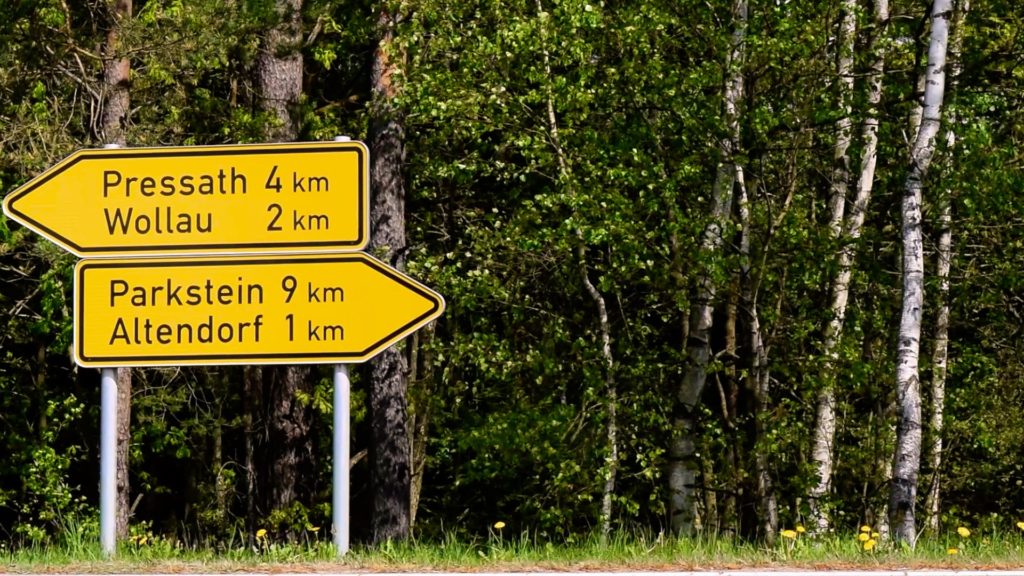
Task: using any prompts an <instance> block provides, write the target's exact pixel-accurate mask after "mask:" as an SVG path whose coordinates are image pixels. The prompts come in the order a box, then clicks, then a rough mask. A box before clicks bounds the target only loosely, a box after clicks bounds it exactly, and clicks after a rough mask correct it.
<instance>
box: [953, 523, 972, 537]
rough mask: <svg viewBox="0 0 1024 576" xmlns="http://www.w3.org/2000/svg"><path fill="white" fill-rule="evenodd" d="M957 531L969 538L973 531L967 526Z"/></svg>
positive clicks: (961, 535)
mask: <svg viewBox="0 0 1024 576" xmlns="http://www.w3.org/2000/svg"><path fill="white" fill-rule="evenodd" d="M956 533H957V534H959V535H960V537H961V538H967V537H968V536H970V535H971V531H970V530H968V529H967V528H964V527H963V526H961V527H959V528H957V529H956Z"/></svg>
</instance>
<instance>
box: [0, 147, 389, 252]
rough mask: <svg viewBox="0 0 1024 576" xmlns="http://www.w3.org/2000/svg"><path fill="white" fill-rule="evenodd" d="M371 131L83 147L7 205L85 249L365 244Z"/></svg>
mask: <svg viewBox="0 0 1024 576" xmlns="http://www.w3.org/2000/svg"><path fill="white" fill-rule="evenodd" d="M368 157H369V154H368V152H367V150H366V147H365V145H363V144H362V143H360V142H312V143H297V144H261V145H236V146H192V147H181V148H174V147H170V148H121V149H94V150H79V151H78V152H75V153H74V154H72V155H71V156H68V157H67V158H65V159H64V160H62V161H61V162H59V163H58V164H56V165H55V166H53V167H51V168H50V169H49V170H47V171H46V172H43V173H42V174H40V175H39V176H37V177H36V178H34V179H33V180H31V181H29V182H28V183H26V184H25V185H24V186H22V187H20V188H18V189H17V190H15V191H14V192H12V193H10V194H9V195H8V196H7V197H6V198H5V199H4V212H5V213H6V214H7V215H8V217H10V218H11V219H13V220H15V221H17V222H19V223H21V224H23V225H24V226H27V227H28V228H31V229H32V230H35V231H36V232H38V233H39V234H42V235H43V236H45V237H46V238H48V239H50V240H51V241H53V242H55V243H56V244H58V245H60V246H61V247H63V248H65V249H67V250H69V251H71V252H73V253H75V254H77V255H79V256H97V255H99V256H144V255H158V254H225V253H236V254H237V253H240V252H253V253H256V252H258V253H266V252H296V251H309V250H311V249H316V250H338V251H342V250H360V249H362V248H363V247H364V246H365V245H366V241H367V232H368V229H369V225H368V222H369V220H368V218H369V217H368V204H369V202H368V198H369V192H368V184H367V178H368V176H367V175H368V171H369V169H368V165H369V164H368V163H369V160H368Z"/></svg>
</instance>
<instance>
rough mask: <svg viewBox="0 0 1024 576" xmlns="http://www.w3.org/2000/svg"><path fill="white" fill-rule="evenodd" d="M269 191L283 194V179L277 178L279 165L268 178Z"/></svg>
mask: <svg viewBox="0 0 1024 576" xmlns="http://www.w3.org/2000/svg"><path fill="white" fill-rule="evenodd" d="M266 188H267V190H273V191H275V192H281V178H279V177H278V176H277V164H274V167H273V168H271V169H270V176H267V184H266Z"/></svg>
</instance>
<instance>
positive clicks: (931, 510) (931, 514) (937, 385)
mask: <svg viewBox="0 0 1024 576" xmlns="http://www.w3.org/2000/svg"><path fill="white" fill-rule="evenodd" d="M970 7H971V3H970V0H962V1H961V2H960V4H959V6H958V9H957V11H956V13H955V14H954V19H953V37H952V40H951V41H950V45H949V83H950V87H951V88H952V89H954V90H955V89H956V85H957V78H958V77H959V76H960V70H961V68H962V63H961V62H960V50H961V47H962V45H963V23H964V20H965V19H966V17H967V12H968V11H969V10H970ZM955 115H956V111H955V110H950V113H949V114H948V121H947V122H946V129H945V133H946V148H947V151H948V155H947V159H948V160H947V161H948V162H949V163H950V164H952V162H953V151H954V149H955V147H956V129H955V126H956V120H955V118H956V116H955ZM940 194H941V195H942V196H941V198H940V199H939V206H940V210H939V241H938V247H937V252H936V254H935V259H936V267H935V276H936V278H937V279H938V281H939V282H938V284H939V294H938V297H937V298H936V304H937V306H938V313H937V314H936V317H935V342H934V348H933V350H932V386H931V419H930V420H929V427H930V433H931V445H929V447H928V468H929V469H930V470H931V474H932V477H931V483H930V486H929V488H928V495H927V497H926V499H925V511H926V513H927V514H928V519H927V523H926V525H927V527H928V528H929V529H930V530H932V531H933V532H938V530H939V512H940V502H941V497H940V496H941V494H940V485H939V470H940V469H941V468H942V432H943V412H944V410H945V403H946V369H947V364H948V349H949V270H950V264H951V260H952V256H953V230H952V221H953V206H952V203H953V200H952V197H951V196H952V191H951V190H950V189H949V188H948V187H943V188H942V189H941V190H940Z"/></svg>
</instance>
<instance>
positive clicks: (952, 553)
mask: <svg viewBox="0 0 1024 576" xmlns="http://www.w3.org/2000/svg"><path fill="white" fill-rule="evenodd" d="M959 553H960V549H959V548H950V549H948V550H946V554H949V555H950V556H953V555H954V554H959Z"/></svg>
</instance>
